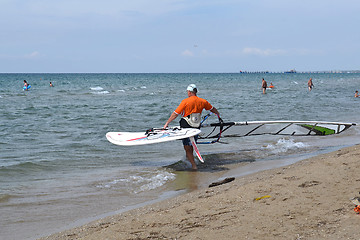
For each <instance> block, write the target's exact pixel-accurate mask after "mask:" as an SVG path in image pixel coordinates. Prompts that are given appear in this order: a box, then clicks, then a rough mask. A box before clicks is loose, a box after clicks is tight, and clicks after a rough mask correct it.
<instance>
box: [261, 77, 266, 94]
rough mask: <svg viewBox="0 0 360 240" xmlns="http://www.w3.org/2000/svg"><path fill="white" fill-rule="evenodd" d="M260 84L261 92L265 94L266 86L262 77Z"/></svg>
mask: <svg viewBox="0 0 360 240" xmlns="http://www.w3.org/2000/svg"><path fill="white" fill-rule="evenodd" d="M261 86H262V91H263V94H265V93H266V88H267V83H266V81H265V79H264V78H263V79H262V84H261Z"/></svg>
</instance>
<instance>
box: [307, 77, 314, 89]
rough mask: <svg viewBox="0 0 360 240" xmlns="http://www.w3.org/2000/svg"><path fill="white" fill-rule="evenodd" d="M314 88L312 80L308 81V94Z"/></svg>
mask: <svg viewBox="0 0 360 240" xmlns="http://www.w3.org/2000/svg"><path fill="white" fill-rule="evenodd" d="M313 87H314V84H313V82H312V78H310V79H309V81H308V88H309V92H310V91H311V89H312V88H313Z"/></svg>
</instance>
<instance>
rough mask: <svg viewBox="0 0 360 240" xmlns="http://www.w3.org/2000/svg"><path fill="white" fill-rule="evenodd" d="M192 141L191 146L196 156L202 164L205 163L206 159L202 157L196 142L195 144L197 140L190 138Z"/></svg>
mask: <svg viewBox="0 0 360 240" xmlns="http://www.w3.org/2000/svg"><path fill="white" fill-rule="evenodd" d="M190 141H191V144H192V146H193V148H194V150H195V153H196V156H197V157H198V158H199V160H200V162H202V163H204V159H203V158H202V157H201V154H200V151H199V149H198V147H197V145H196V142H195V138H194V137H190Z"/></svg>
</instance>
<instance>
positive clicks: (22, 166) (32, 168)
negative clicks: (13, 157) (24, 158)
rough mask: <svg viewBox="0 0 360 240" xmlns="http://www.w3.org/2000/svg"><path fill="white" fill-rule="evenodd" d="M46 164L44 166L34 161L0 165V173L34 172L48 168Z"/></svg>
mask: <svg viewBox="0 0 360 240" xmlns="http://www.w3.org/2000/svg"><path fill="white" fill-rule="evenodd" d="M48 168H49V167H48V166H45V165H43V164H40V163H34V162H22V163H17V164H13V165H9V166H1V167H0V173H2V174H4V175H5V174H14V173H20V174H25V173H36V172H39V171H44V170H48Z"/></svg>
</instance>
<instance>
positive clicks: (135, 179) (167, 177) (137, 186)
mask: <svg viewBox="0 0 360 240" xmlns="http://www.w3.org/2000/svg"><path fill="white" fill-rule="evenodd" d="M174 179H175V174H173V173H170V172H167V171H160V170H159V171H156V172H152V171H151V172H145V173H144V172H139V173H136V175H131V176H129V177H127V178H120V179H114V180H112V181H110V182H107V183H103V184H99V185H97V187H98V188H118V187H119V185H121V186H122V187H126V188H127V189H129V190H130V191H131V192H133V193H140V192H144V191H150V190H153V189H156V188H159V187H161V186H163V185H164V184H166V183H167V182H168V181H172V180H174Z"/></svg>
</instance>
